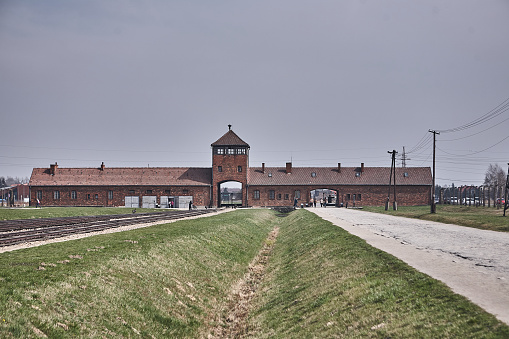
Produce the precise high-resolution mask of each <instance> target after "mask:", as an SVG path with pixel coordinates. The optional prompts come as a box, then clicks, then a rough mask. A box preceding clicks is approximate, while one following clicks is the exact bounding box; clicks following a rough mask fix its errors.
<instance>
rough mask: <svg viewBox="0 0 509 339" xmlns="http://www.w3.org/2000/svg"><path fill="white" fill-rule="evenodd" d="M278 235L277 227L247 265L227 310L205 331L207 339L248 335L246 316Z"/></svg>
mask: <svg viewBox="0 0 509 339" xmlns="http://www.w3.org/2000/svg"><path fill="white" fill-rule="evenodd" d="M278 234H279V227H275V228H274V229H273V230H272V231H271V232H270V233H269V236H268V237H267V239H265V244H264V246H263V248H262V249H261V250H260V252H258V254H257V255H256V257H255V258H254V259H253V260H252V261H251V263H250V264H249V269H248V272H247V273H246V274H245V275H244V277H243V278H242V279H240V280H239V281H238V282H237V283H236V284H235V285H234V286H232V290H231V292H230V295H229V297H228V299H229V302H228V305H227V309H226V310H224V312H221V313H220V314H218V317H219V319H216V323H217V325H216V326H215V327H214V328H213V329H211V330H207V332H209V333H210V334H209V335H208V338H241V337H244V336H246V335H248V334H249V333H248V332H249V328H248V326H247V316H248V313H249V310H250V309H251V301H252V300H253V298H254V296H255V294H256V292H257V290H258V286H259V284H260V283H261V282H262V280H263V278H264V276H265V269H266V267H267V264H268V261H269V257H270V255H271V252H272V249H273V248H274V243H275V242H276V238H277V236H278Z"/></svg>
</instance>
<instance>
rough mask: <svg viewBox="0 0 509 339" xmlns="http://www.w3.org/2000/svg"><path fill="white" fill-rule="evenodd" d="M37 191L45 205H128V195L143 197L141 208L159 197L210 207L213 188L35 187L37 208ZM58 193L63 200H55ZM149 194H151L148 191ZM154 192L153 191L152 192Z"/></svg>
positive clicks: (33, 197)
mask: <svg viewBox="0 0 509 339" xmlns="http://www.w3.org/2000/svg"><path fill="white" fill-rule="evenodd" d="M37 191H41V192H42V199H41V201H40V203H41V206H112V207H113V206H115V207H117V206H125V197H126V196H138V197H140V207H141V203H142V197H143V196H156V197H157V203H160V197H161V196H184V195H185V196H189V195H190V196H192V197H193V204H194V205H196V206H209V205H210V186H186V187H182V186H113V187H110V186H53V187H52V186H43V187H37V186H32V187H31V189H30V204H31V205H32V206H35V205H36V199H37ZM55 191H58V192H59V195H60V198H59V199H55V198H54V192H55ZM72 191H75V192H76V199H72V198H71V195H72ZM109 191H112V192H113V199H109V198H108V192H109ZM147 191H148V192H147ZM150 191H151V192H150Z"/></svg>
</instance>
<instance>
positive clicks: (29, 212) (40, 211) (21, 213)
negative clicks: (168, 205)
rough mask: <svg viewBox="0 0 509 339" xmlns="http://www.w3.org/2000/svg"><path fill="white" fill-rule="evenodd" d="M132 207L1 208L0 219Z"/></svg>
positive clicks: (118, 211) (142, 210)
mask: <svg viewBox="0 0 509 339" xmlns="http://www.w3.org/2000/svg"><path fill="white" fill-rule="evenodd" d="M132 210H133V209H132V208H125V207H43V208H32V207H27V208H1V207H0V220H13V219H34V218H57V217H76V216H87V215H110V214H131V213H132ZM167 211H171V209H160V208H136V213H151V212H167Z"/></svg>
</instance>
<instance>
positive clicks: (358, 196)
mask: <svg viewBox="0 0 509 339" xmlns="http://www.w3.org/2000/svg"><path fill="white" fill-rule="evenodd" d="M357 200H358V201H361V200H362V199H361V194H360V193H359V194H357Z"/></svg>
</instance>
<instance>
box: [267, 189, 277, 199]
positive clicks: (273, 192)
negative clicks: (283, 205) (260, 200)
mask: <svg viewBox="0 0 509 339" xmlns="http://www.w3.org/2000/svg"><path fill="white" fill-rule="evenodd" d="M275 197H276V192H275V191H273V190H270V191H269V199H270V200H274V198H275Z"/></svg>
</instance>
